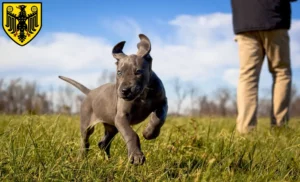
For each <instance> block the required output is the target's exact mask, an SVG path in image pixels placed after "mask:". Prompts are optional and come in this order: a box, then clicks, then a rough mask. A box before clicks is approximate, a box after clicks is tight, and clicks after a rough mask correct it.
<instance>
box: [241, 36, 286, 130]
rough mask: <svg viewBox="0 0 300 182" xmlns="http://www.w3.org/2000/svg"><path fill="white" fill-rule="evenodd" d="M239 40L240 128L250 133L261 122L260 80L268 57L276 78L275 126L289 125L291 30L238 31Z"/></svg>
mask: <svg viewBox="0 0 300 182" xmlns="http://www.w3.org/2000/svg"><path fill="white" fill-rule="evenodd" d="M236 41H237V42H238V47H239V59H240V77H239V84H238V89H237V108H238V117H237V130H238V131H239V132H240V133H247V132H249V131H250V130H251V129H253V128H255V126H256V124H257V116H256V113H257V102H258V82H259V75H260V71H261V67H262V64H263V60H264V57H265V56H267V60H268V66H269V71H270V73H271V74H272V77H273V86H272V110H271V125H275V126H282V125H285V124H286V123H287V121H288V119H289V104H290V95H291V94H290V92H291V64H290V47H289V35H288V30H272V31H253V32H246V33H242V34H238V35H237V36H236ZM270 94H271V93H270Z"/></svg>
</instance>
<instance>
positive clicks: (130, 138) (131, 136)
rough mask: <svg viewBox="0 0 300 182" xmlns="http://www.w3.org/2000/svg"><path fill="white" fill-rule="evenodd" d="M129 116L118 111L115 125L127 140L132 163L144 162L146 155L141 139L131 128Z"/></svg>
mask: <svg viewBox="0 0 300 182" xmlns="http://www.w3.org/2000/svg"><path fill="white" fill-rule="evenodd" d="M129 117H130V116H128V114H125V113H118V114H117V116H116V118H115V126H116V128H117V129H118V131H119V132H120V134H121V135H122V137H123V139H124V141H125V142H126V145H127V151H128V157H129V160H130V162H131V163H132V164H143V163H144V162H145V156H144V154H143V153H142V151H141V144H140V139H139V137H138V135H137V134H136V133H135V132H134V130H133V129H132V128H131V126H130V122H129Z"/></svg>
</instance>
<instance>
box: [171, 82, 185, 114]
mask: <svg viewBox="0 0 300 182" xmlns="http://www.w3.org/2000/svg"><path fill="white" fill-rule="evenodd" d="M182 85H183V84H182V83H181V82H180V80H179V78H175V79H174V82H173V88H174V91H175V94H176V97H177V99H176V105H177V110H176V113H177V114H178V115H179V114H180V112H181V106H182V103H183V101H184V100H185V98H186V97H187V93H188V91H187V90H185V89H184V88H183V86H182Z"/></svg>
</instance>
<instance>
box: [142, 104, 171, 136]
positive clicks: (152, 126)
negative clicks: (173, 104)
mask: <svg viewBox="0 0 300 182" xmlns="http://www.w3.org/2000/svg"><path fill="white" fill-rule="evenodd" d="M167 112H168V104H167V101H165V102H164V103H163V104H162V105H161V106H160V107H159V108H158V109H156V110H155V111H154V112H153V113H151V119H150V122H149V123H148V125H147V127H146V128H145V130H144V131H143V136H144V138H145V139H147V140H151V139H155V138H156V137H158V135H159V133H160V128H161V127H162V126H163V124H164V123H165V120H166V117H167Z"/></svg>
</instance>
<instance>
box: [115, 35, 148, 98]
mask: <svg viewBox="0 0 300 182" xmlns="http://www.w3.org/2000/svg"><path fill="white" fill-rule="evenodd" d="M139 37H140V39H141V42H140V43H139V44H138V52H137V54H133V55H129V56H127V55H126V54H124V53H123V52H122V49H123V47H124V44H125V42H120V43H119V44H117V45H116V46H115V47H114V49H113V56H114V57H115V58H116V59H117V62H116V65H117V73H116V74H117V76H116V78H117V83H116V86H117V93H118V96H119V97H120V98H122V99H124V100H127V101H131V100H134V99H135V98H137V97H138V96H140V94H141V93H142V92H143V91H144V89H145V87H147V85H148V83H149V80H150V76H151V65H152V58H151V56H150V55H149V53H150V50H151V44H150V40H149V39H148V38H147V37H146V36H145V35H143V34H140V35H139Z"/></svg>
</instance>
